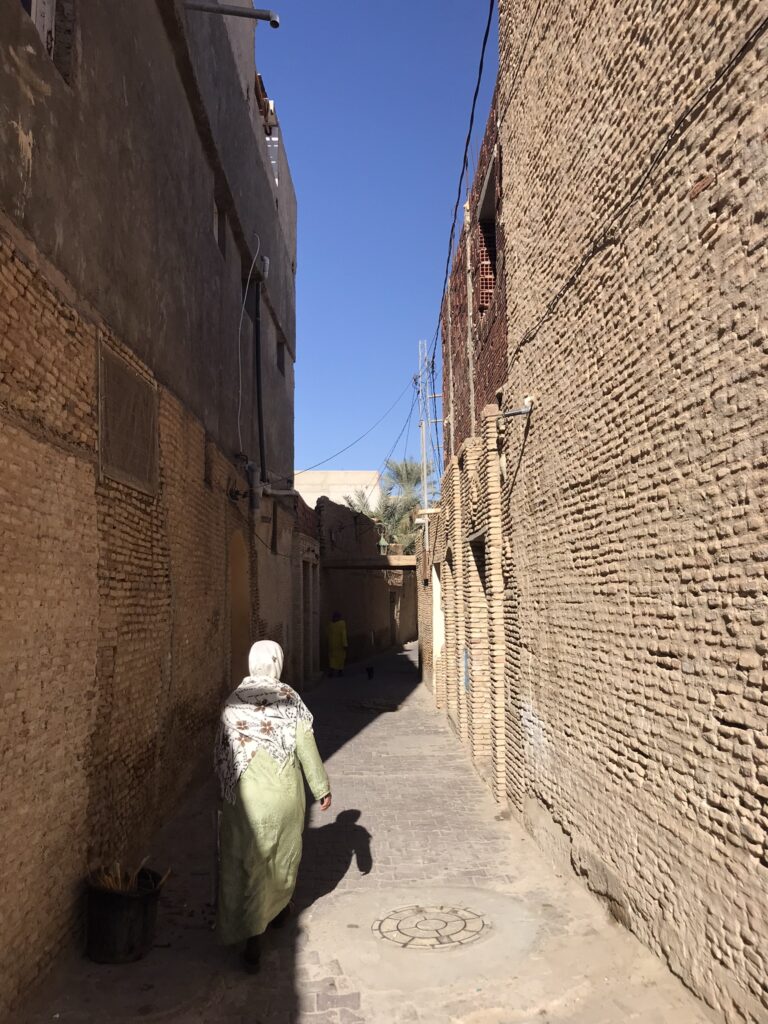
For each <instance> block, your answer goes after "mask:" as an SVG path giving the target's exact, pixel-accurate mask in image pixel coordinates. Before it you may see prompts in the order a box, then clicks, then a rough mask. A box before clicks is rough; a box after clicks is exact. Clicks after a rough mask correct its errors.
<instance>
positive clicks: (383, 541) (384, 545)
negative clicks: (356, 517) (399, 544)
mask: <svg viewBox="0 0 768 1024" xmlns="http://www.w3.org/2000/svg"><path fill="white" fill-rule="evenodd" d="M388 549H389V541H388V540H387V538H386V537H385V536H384V527H383V526H380V527H379V554H380V555H382V556H385V555H386V553H387V551H388Z"/></svg>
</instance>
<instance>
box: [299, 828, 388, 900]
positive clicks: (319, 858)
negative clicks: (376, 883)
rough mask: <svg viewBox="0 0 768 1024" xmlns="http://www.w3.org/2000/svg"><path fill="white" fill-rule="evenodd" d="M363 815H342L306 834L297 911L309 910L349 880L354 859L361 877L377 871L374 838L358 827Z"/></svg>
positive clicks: (364, 829)
mask: <svg viewBox="0 0 768 1024" xmlns="http://www.w3.org/2000/svg"><path fill="white" fill-rule="evenodd" d="M360 814H361V812H360V811H357V810H348V811H341V812H340V813H339V814H338V815H337V816H336V820H335V821H334V822H332V823H331V824H330V825H323V826H322V827H321V828H311V829H308V830H307V831H306V832H305V833H304V853H303V856H302V859H301V868H300V870H299V882H298V885H297V887H296V896H295V901H296V907H297V909H298V910H306V909H307V908H308V907H311V906H312V904H313V903H314V902H315V900H319V899H320V898H321V897H322V896H326V895H328V893H331V892H333V891H334V889H336V887H337V886H338V885H339V884H340V883H341V882H342V880H343V879H344V878H345V876H346V874H347V872H348V871H349V869H350V867H351V866H352V861H353V859H354V861H355V863H356V864H357V870H358V871H359V872H360V874H361V875H367V874H369V873H370V871H371V869H372V867H373V856H372V854H371V834H370V832H369V831H368V830H367V829H366V828H364V827H363V826H362V825H359V824H358V821H359V819H360Z"/></svg>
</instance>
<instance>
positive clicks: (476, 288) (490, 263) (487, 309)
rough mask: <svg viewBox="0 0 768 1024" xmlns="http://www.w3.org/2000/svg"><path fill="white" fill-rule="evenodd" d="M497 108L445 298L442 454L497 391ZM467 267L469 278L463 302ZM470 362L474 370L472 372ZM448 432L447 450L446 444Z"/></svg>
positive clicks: (501, 303) (502, 371)
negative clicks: (444, 433)
mask: <svg viewBox="0 0 768 1024" xmlns="http://www.w3.org/2000/svg"><path fill="white" fill-rule="evenodd" d="M496 114H497V108H496V97H494V102H493V105H492V107H491V112H490V115H489V117H488V123H487V125H486V130H485V135H484V138H483V142H482V145H481V147H480V153H479V156H478V163H477V169H476V172H475V178H474V181H473V183H472V188H471V189H470V193H469V198H468V210H467V211H466V215H465V224H464V228H463V230H462V232H461V236H460V239H459V244H458V249H457V252H456V256H455V258H454V261H453V266H452V269H451V276H450V279H449V285H448V294H447V297H446V300H445V304H444V313H443V318H442V338H443V366H444V367H445V380H444V382H443V384H444V389H445V394H446V395H447V396H448V397H447V399H446V402H445V408H446V414H447V417H448V423H449V428H448V439H449V443H448V446H447V448H446V457H448V456H450V455H451V454H458V452H459V450H460V449H461V446H462V444H463V443H464V441H465V440H466V439H467V438H468V437H470V436H471V435H472V432H473V431H472V423H473V419H474V432H475V434H477V433H478V431H479V430H480V419H481V417H482V414H483V409H484V408H485V407H486V406H487V405H489V404H491V403H494V402H495V401H496V393H497V391H498V390H499V388H501V386H502V384H503V383H504V380H505V376H506V350H507V332H506V288H505V271H504V266H505V264H504V245H503V239H504V234H503V227H502V224H501V209H502V189H501V154H500V152H499V149H498V132H497V126H496ZM484 202H485V207H484V208H485V210H486V213H487V209H488V208H489V207H490V209H492V210H493V211H494V213H495V221H494V220H490V221H488V220H483V219H482V213H481V208H483V207H482V204H483V203H484ZM468 250H469V258H468V256H467V251H468ZM468 271H469V275H470V280H471V285H472V287H471V295H470V298H471V303H470V304H469V305H468V303H467V272H468ZM448 310H450V329H449V320H448ZM468 326H469V328H470V330H469V338H468ZM470 338H471V341H470ZM470 365H471V367H472V371H473V372H472V374H471V376H470ZM451 436H452V437H453V445H454V450H453V452H451V450H450V440H451Z"/></svg>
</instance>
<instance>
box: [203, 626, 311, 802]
mask: <svg viewBox="0 0 768 1024" xmlns="http://www.w3.org/2000/svg"><path fill="white" fill-rule="evenodd" d="M282 669H283V652H282V650H281V648H280V646H279V645H278V644H276V643H273V642H272V641H271V640H262V641H260V642H259V643H257V644H254V645H253V647H252V648H251V652H250V655H249V657H248V670H249V673H250V674H249V675H247V676H246V677H245V679H243V681H242V683H241V684H240V685H239V686H238V688H237V689H236V690H234V691H233V692H232V693H231V694H230V695H229V697H228V698H227V701H226V703H225V705H224V708H223V710H222V712H221V720H220V723H219V733H218V736H217V737H216V748H215V754H214V764H215V767H216V773H217V775H218V777H219V784H220V786H221V795H222V797H223V798H224V799H225V800H227V801H229V803H234V802H235V797H236V795H237V784H238V782H239V781H240V776H241V775H243V774H244V773H245V771H246V770H247V769H248V765H249V764H250V763H251V760H252V758H253V756H254V754H256V753H257V751H259V750H265V751H266V752H267V753H268V754H269V756H270V757H271V758H272V760H273V761H275V763H276V764H277V766H278V770H279V771H282V770H283V768H284V767H285V766H286V764H287V763H288V761H289V760H290V758H291V756H292V754H293V752H294V751H295V749H296V726H297V724H298V722H299V721H302V722H305V723H306V724H307V726H308V727H311V725H312V715H311V713H310V711H309V709H308V708H307V706H306V705H305V703H304V701H303V700H302V699H301V697H299V695H298V693H296V691H295V690H292V689H291V687H290V686H287V685H286V684H285V683H281V682H280V673H281V672H282Z"/></svg>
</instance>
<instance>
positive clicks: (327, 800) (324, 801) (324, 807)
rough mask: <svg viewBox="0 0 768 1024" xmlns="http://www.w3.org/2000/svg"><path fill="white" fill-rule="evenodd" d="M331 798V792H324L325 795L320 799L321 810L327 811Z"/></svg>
mask: <svg viewBox="0 0 768 1024" xmlns="http://www.w3.org/2000/svg"><path fill="white" fill-rule="evenodd" d="M332 800H333V797H332V796H331V794H330V793H326V794H325V796H324V797H323V799H322V800H321V801H320V810H321V811H327V810H328V808H329V807H330V806H331V801H332Z"/></svg>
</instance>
